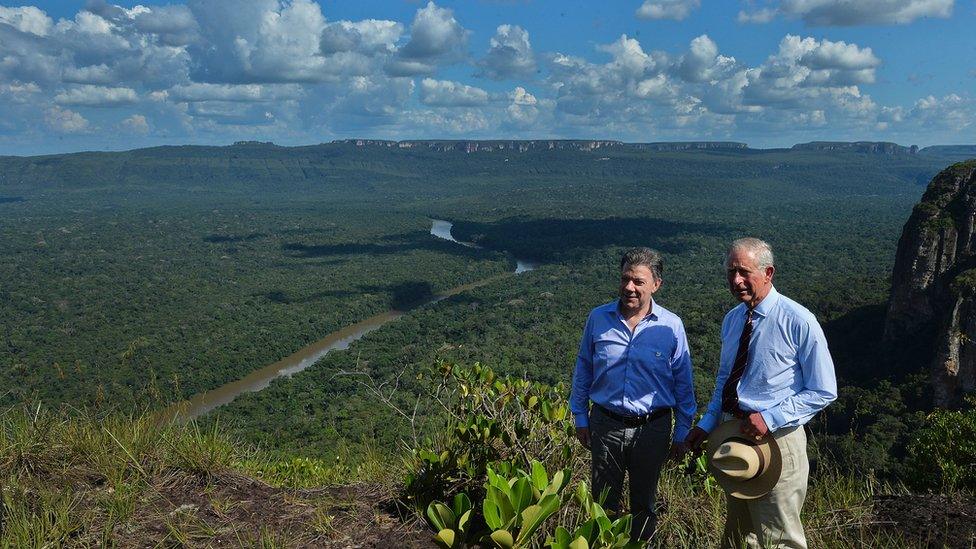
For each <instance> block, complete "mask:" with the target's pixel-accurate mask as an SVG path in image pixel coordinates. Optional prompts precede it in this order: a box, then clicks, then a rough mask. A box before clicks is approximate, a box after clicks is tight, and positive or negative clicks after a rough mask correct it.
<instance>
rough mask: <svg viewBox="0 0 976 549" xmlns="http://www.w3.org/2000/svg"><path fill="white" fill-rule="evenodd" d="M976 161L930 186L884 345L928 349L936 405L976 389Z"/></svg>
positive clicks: (908, 238)
mask: <svg viewBox="0 0 976 549" xmlns="http://www.w3.org/2000/svg"><path fill="white" fill-rule="evenodd" d="M974 218H976V160H969V161H967V162H962V163H959V164H955V165H953V166H951V167H949V168H947V169H945V170H943V171H942V172H941V173H939V174H938V175H937V176H935V178H934V179H933V180H932V182H931V183H930V184H929V187H928V189H927V190H926V191H925V194H924V195H923V196H922V200H921V202H919V203H918V204H917V205H916V206H915V209H914V210H913V211H912V215H911V217H910V218H909V220H908V222H907V223H906V224H905V228H904V230H903V231H902V235H901V239H900V240H899V242H898V253H897V256H896V257H895V267H894V271H893V272H892V288H891V298H890V300H889V303H888V315H887V318H886V322H885V339H886V340H887V341H888V342H889V343H898V344H899V345H904V344H905V342H915V343H917V344H919V345H926V346H929V347H930V353H928V356H930V357H932V359H931V360H932V363H931V364H930V380H931V384H932V390H933V398H934V404H935V405H937V406H952V405H954V404H957V403H958V402H959V401H960V400H961V398H962V396H963V395H964V394H966V393H968V392H971V391H973V390H974V389H976V226H974Z"/></svg>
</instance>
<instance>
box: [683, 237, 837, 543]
mask: <svg viewBox="0 0 976 549" xmlns="http://www.w3.org/2000/svg"><path fill="white" fill-rule="evenodd" d="M775 271H776V268H775V266H774V264H773V252H772V249H771V248H770V246H769V244H767V243H765V242H763V241H762V240H759V239H756V238H743V239H739V240H736V241H735V242H733V243H732V246H731V247H730V248H729V253H728V256H727V260H726V274H727V277H728V282H729V290H730V291H731V292H732V295H734V296H735V297H736V298H737V299H738V300H739V301H740V303H739V305H737V306H736V307H734V308H733V309H732V310H731V311H729V312H728V314H726V315H725V320H724V321H723V322H722V353H721V355H720V357H719V368H718V376H717V378H716V384H715V392H714V394H713V396H712V400H711V402H710V403H709V405H708V409H707V410H706V412H705V415H704V416H703V417H702V418H701V420H700V421H699V422H698V425H697V426H696V427H695V428H694V429H692V430H691V432H690V433H689V435H688V439H687V442H688V443H689V445H690V446H691V447H693V448H698V447H699V446H701V443H702V441H703V440H704V439H705V438H706V437H707V436H708V433H709V432H711V431H712V430H713V429H714V428H715V427H716V426H717V425H718V424H719V423H720V422H721V421H722V420H723V419H728V418H738V419H740V420H741V422H742V427H741V431H742V433H743V434H744V435H746V436H749V437H753V438H755V439H757V440H758V439H761V438H762V437H764V436H766V435H767V434H768V433H772V436H773V437H774V438H775V439H776V442H777V445H778V446H779V448H780V451H781V453H782V456H783V459H782V461H783V470H782V473H781V474H780V479H779V481H778V482H777V484H776V486H775V487H774V488H773V489H772V491H770V492H769V493H768V494H766V495H765V496H763V497H761V498H758V499H752V500H743V499H738V498H735V497H732V496H729V497H728V514H727V516H726V523H725V532H724V534H723V540H722V547H741V544H742V542H743V541H745V542H746V543H747V544H748V546H749V547H756V546H761V547H800V548H805V547H806V538H805V535H804V532H803V525H802V524H801V522H800V510H801V508H802V507H803V501H804V499H805V498H806V490H807V477H808V475H809V467H810V466H809V462H808V460H807V455H806V434H805V433H804V430H803V424H805V423H806V422H808V421H810V419H811V418H813V416H814V415H816V413H817V412H819V411H820V410H823V409H824V408H825V407H826V406H827V405H828V404H830V403H831V402H832V401H833V400H834V399H836V398H837V380H836V378H835V376H834V363H833V360H832V359H831V358H830V351H829V350H828V349H827V340H826V338H825V337H824V333H823V330H822V329H821V328H820V324H819V323H818V322H817V319H816V317H815V316H814V315H813V314H812V313H811V312H810V311H808V310H807V309H806V308H804V307H803V306H802V305H800V304H799V303H797V302H795V301H793V300H792V299H790V298H788V297H786V296H784V295H782V294H780V293H779V292H777V291H776V289H775V288H774V287H773V274H774V273H775ZM737 355H739V356H737Z"/></svg>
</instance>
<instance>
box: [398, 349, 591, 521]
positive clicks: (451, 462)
mask: <svg viewBox="0 0 976 549" xmlns="http://www.w3.org/2000/svg"><path fill="white" fill-rule="evenodd" d="M439 371H440V375H441V379H440V381H439V386H438V388H437V389H436V391H435V393H434V394H436V395H443V396H438V402H440V403H441V404H442V405H443V407H444V412H445V417H446V420H445V423H444V424H443V426H441V427H440V428H435V429H434V430H433V432H434V435H433V436H431V437H429V438H428V440H426V441H424V442H423V443H422V447H420V448H413V449H412V450H411V452H410V454H409V456H408V458H407V464H406V469H407V475H406V483H405V492H406V493H405V497H406V499H407V500H408V501H411V502H413V503H414V504H415V505H416V507H417V509H418V510H420V511H421V512H422V511H423V510H424V509H426V508H427V506H428V504H429V503H430V502H431V501H433V500H435V499H439V500H444V499H448V498H449V497H450V496H452V495H453V494H456V493H460V492H467V493H469V494H472V495H475V496H476V497H477V496H479V495H480V492H481V490H482V489H483V488H482V487H483V485H484V481H485V478H486V475H487V474H488V466H489V464H492V463H496V464H497V463H507V464H508V466H509V467H511V468H512V469H515V468H518V467H526V466H528V465H529V464H530V463H531V461H532V460H534V459H538V460H541V462H542V465H543V466H544V467H545V468H546V469H548V470H559V469H564V468H566V467H567V466H569V465H571V463H572V460H573V457H574V455H573V452H572V448H573V444H574V441H573V436H574V432H575V431H574V428H573V425H572V423H571V422H569V421H567V418H568V413H569V410H568V406H567V391H566V389H565V387H564V386H563V385H562V384H559V385H556V386H555V387H552V386H549V385H545V384H542V383H535V382H531V381H527V380H525V379H519V378H512V377H499V376H497V375H496V374H495V372H494V371H493V370H492V369H491V368H488V367H485V366H482V365H480V364H474V365H473V366H471V367H466V366H456V365H453V364H448V363H442V364H440V366H439ZM497 467H498V465H496V468H497Z"/></svg>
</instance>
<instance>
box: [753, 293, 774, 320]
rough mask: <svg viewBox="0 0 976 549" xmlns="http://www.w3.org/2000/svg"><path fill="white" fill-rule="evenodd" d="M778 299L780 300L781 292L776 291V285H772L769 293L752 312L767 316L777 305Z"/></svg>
mask: <svg viewBox="0 0 976 549" xmlns="http://www.w3.org/2000/svg"><path fill="white" fill-rule="evenodd" d="M777 301H779V292H777V291H776V288H775V287H773V286H770V287H769V293H768V294H766V297H764V298H763V300H762V301H760V302H759V305H756V308H755V309H753V310H752V312H753V313H755V314H757V315H759V316H761V317H763V318H765V317H766V316H768V315H769V313H770V311H772V310H773V307H775V306H776V302H777Z"/></svg>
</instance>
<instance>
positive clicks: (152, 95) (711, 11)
mask: <svg viewBox="0 0 976 549" xmlns="http://www.w3.org/2000/svg"><path fill="white" fill-rule="evenodd" d="M974 28H976V0H604V1H601V2H594V1H592V0H587V1H578V0H558V1H548V0H522V1H520V0H467V1H459V2H450V1H447V0H439V1H437V2H434V1H426V0H425V1H402V0H384V1H377V0H355V1H349V0H343V1H335V0H319V1H318V2H316V1H313V0H186V1H182V2H181V1H166V2H163V1H157V0H151V1H147V2H142V3H137V2H131V1H122V2H118V3H112V2H109V1H107V0H90V1H88V2H85V1H83V0H79V1H72V2H68V1H43V2H38V3H35V4H33V5H22V4H18V3H11V2H7V1H5V0H0V154H3V155H34V154H48V153H56V152H71V151H81V150H125V149H132V148H139V147H148V146H156V145H164V144H216V145H226V144H230V143H233V142H235V141H239V140H258V141H273V142H275V143H278V144H280V145H305V144H314V143H322V142H328V141H332V140H335V139H349V138H373V139H392V140H404V139H553V138H562V139H566V138H571V139H618V140H622V141H628V142H649V141H689V140H732V141H742V142H745V143H748V144H749V145H750V146H752V147H757V148H768V147H783V146H790V145H793V144H795V143H801V142H807V141H815V140H836V141H855V140H871V141H894V142H897V143H900V144H903V145H911V144H916V145H919V146H927V145H935V144H962V143H969V144H971V143H976V32H974V31H973V29H974Z"/></svg>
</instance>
